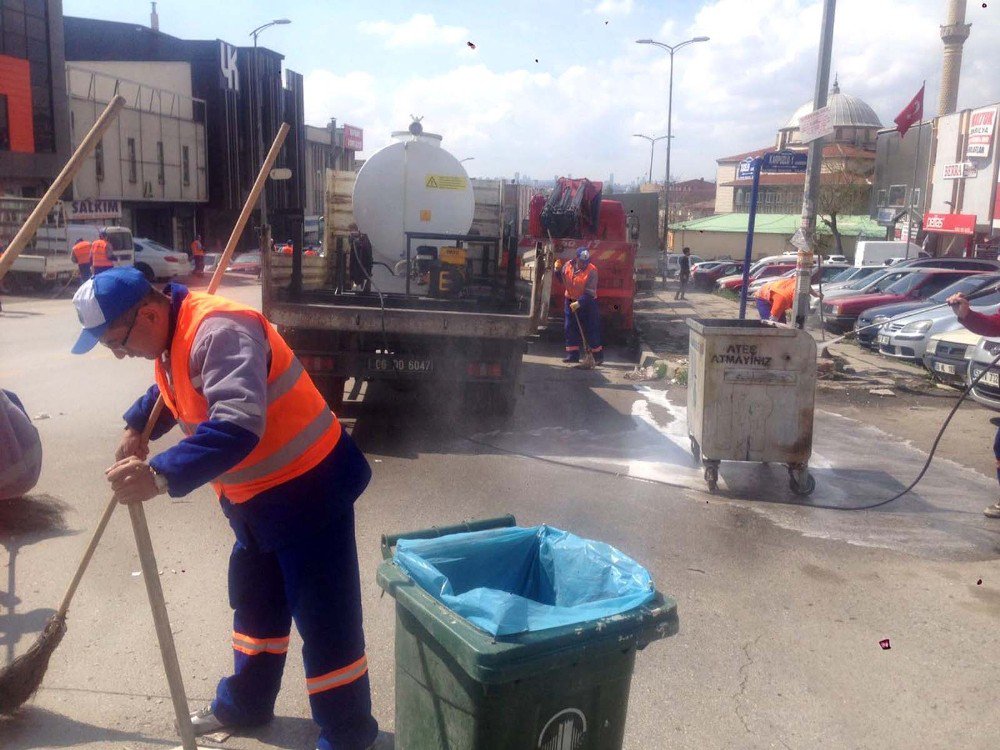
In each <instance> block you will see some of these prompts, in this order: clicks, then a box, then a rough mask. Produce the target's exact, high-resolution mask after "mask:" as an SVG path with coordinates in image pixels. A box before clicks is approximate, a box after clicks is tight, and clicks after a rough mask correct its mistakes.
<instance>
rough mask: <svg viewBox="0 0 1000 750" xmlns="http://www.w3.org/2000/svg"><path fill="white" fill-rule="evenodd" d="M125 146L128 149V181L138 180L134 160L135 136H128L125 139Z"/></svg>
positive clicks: (137, 171)
mask: <svg viewBox="0 0 1000 750" xmlns="http://www.w3.org/2000/svg"><path fill="white" fill-rule="evenodd" d="M126 148H127V149H128V181H129V182H133V183H134V182H138V181H139V170H138V167H137V165H136V160H135V138H129V139H128V140H127V141H126Z"/></svg>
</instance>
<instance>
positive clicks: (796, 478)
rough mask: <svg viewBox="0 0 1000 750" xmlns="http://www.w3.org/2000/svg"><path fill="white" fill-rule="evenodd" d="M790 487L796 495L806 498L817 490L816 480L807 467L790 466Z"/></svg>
mask: <svg viewBox="0 0 1000 750" xmlns="http://www.w3.org/2000/svg"><path fill="white" fill-rule="evenodd" d="M788 487H789V489H790V490H791V491H792V492H794V493H795V494H796V495H801V496H803V497H805V496H806V495H811V494H812V491H813V490H814V489H816V478H815V477H813V475H812V474H810V473H809V468H808V467H807V466H789V467H788Z"/></svg>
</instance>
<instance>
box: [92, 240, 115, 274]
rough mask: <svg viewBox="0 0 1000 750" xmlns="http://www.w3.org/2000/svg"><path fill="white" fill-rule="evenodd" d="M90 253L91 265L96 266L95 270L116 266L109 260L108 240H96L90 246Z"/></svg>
mask: <svg viewBox="0 0 1000 750" xmlns="http://www.w3.org/2000/svg"><path fill="white" fill-rule="evenodd" d="M90 252H91V255H90V257H91V263H92V264H93V265H94V268H108V267H110V266H113V265H114V263H113V262H111V260H110V259H109V258H108V241H107V240H94V242H93V243H92V244H91V245H90Z"/></svg>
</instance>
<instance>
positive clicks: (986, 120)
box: [965, 107, 997, 159]
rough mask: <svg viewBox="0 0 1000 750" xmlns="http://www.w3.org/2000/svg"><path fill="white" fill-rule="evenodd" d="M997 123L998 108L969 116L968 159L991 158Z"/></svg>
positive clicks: (980, 110) (981, 110) (985, 109)
mask: <svg viewBox="0 0 1000 750" xmlns="http://www.w3.org/2000/svg"><path fill="white" fill-rule="evenodd" d="M996 123H997V108H996V107H986V108H984V109H977V110H975V111H974V112H973V113H972V114H971V115H970V116H969V145H968V146H967V147H966V149H965V156H966V157H967V158H974V159H988V158H989V156H990V147H991V146H992V145H993V131H994V130H995V129H996Z"/></svg>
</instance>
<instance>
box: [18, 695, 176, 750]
mask: <svg viewBox="0 0 1000 750" xmlns="http://www.w3.org/2000/svg"><path fill="white" fill-rule="evenodd" d="M139 742H141V743H143V744H146V745H162V746H164V747H174V746H176V745H177V744H179V743H178V740H176V739H172V740H167V739H156V738H153V737H148V736H147V735H144V734H141V733H139V732H122V731H119V730H116V729H108V728H107V727H97V726H94V725H93V724H86V723H84V722H82V721H77V720H76V719H71V718H69V717H68V716H62V715H60V714H57V713H53V712H52V711H46V710H45V709H43V708H36V707H34V706H30V705H29V706H28V707H26V708H24V709H22V710H21V711H19V712H18V713H17V714H15V715H14V716H12V717H9V718H3V719H0V747H2V748H4V750H29V749H30V748H41V747H44V748H59V747H75V746H77V745H83V744H87V743H94V744H96V745H100V746H101V747H110V746H112V745H116V746H117V745H121V743H139Z"/></svg>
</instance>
